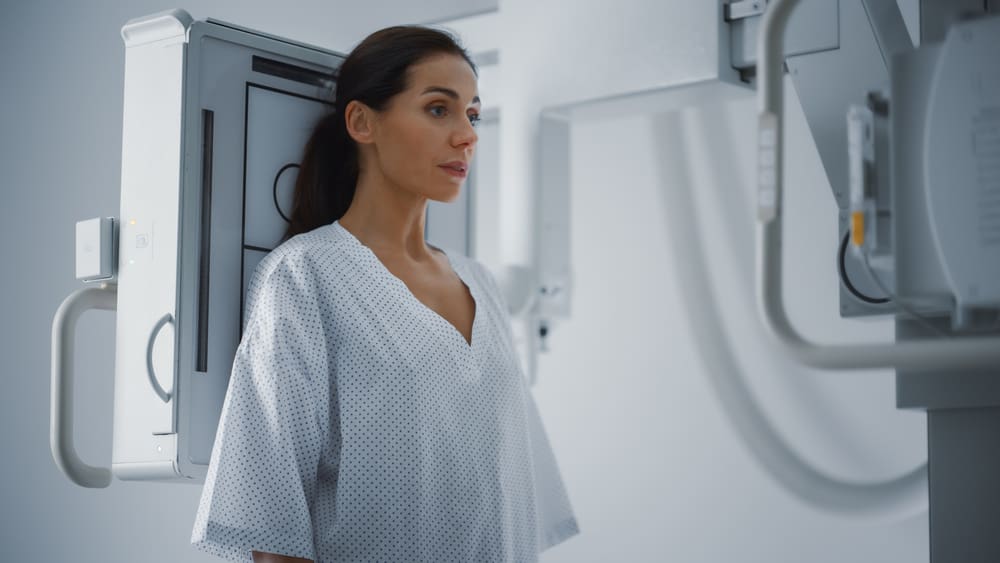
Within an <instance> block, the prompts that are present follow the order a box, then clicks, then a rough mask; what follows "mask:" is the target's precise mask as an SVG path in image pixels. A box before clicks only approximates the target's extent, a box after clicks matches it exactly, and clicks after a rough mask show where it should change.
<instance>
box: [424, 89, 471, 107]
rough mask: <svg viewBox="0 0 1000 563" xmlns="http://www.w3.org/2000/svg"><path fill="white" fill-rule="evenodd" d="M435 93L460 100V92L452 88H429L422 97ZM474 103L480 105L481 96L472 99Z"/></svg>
mask: <svg viewBox="0 0 1000 563" xmlns="http://www.w3.org/2000/svg"><path fill="white" fill-rule="evenodd" d="M435 92H436V93H438V94H444V95H445V96H448V97H449V98H451V99H453V100H457V99H458V92H456V91H454V90H452V89H451V88H445V87H443V86H431V87H429V88H427V89H426V90H424V91H423V92H421V93H420V95H421V96H423V95H424V94H430V93H435ZM472 103H473V104H478V103H480V101H479V96H476V97H474V98H472Z"/></svg>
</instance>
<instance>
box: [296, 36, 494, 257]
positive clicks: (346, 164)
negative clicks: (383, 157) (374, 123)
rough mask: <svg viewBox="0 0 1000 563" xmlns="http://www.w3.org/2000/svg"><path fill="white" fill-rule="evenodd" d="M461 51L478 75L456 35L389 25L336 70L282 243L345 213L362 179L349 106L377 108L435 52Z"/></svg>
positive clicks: (311, 139)
mask: <svg viewBox="0 0 1000 563" xmlns="http://www.w3.org/2000/svg"><path fill="white" fill-rule="evenodd" d="M439 54H453V55H459V56H461V57H462V58H464V59H465V61H466V62H468V63H469V66H471V67H472V71H473V72H474V73H476V74H477V75H478V71H477V69H476V65H475V64H474V63H473V62H472V59H471V57H470V56H469V54H468V53H467V52H466V51H465V49H464V48H462V46H461V45H459V43H458V41H457V40H456V39H455V38H454V37H453V36H451V35H450V34H448V33H446V32H443V31H439V30H436V29H431V28H427V27H421V26H415V25H407V26H394V27H387V28H385V29H381V30H379V31H376V32H375V33H372V34H371V35H369V36H368V37H366V38H365V39H364V40H363V41H362V42H361V43H359V44H358V45H357V46H356V47H355V48H354V49H353V50H352V51H351V53H350V54H349V55H348V56H347V59H345V60H344V63H343V64H342V65H341V66H340V69H339V70H338V71H337V73H336V74H335V77H334V78H335V79H336V93H335V97H334V103H333V106H334V107H333V111H332V112H331V113H329V114H327V115H325V116H324V117H323V118H322V119H320V120H319V122H318V123H317V124H316V126H315V128H314V129H313V131H312V134H311V135H310V136H309V141H308V142H307V143H306V146H305V150H304V152H303V156H302V162H301V164H300V168H299V175H298V178H297V179H296V181H295V194H294V200H293V203H292V212H291V217H290V220H289V222H288V229H287V230H286V231H285V236H284V238H282V242H284V241H286V240H288V239H290V238H292V237H293V236H295V235H297V234H300V233H305V232H308V231H311V230H313V229H315V228H317V227H321V226H323V225H328V224H330V223H332V222H334V221H336V220H337V219H340V218H341V217H343V215H344V213H346V212H347V209H348V208H349V207H350V205H351V201H352V200H353V199H354V191H355V188H356V187H357V183H358V149H357V145H356V144H355V142H354V140H353V139H351V137H350V135H348V134H347V124H346V123H345V122H344V117H343V115H344V109H345V108H346V107H347V104H348V103H349V102H350V101H351V100H358V101H359V102H361V103H363V104H365V105H366V106H368V107H370V108H372V109H374V110H375V111H382V110H384V109H385V108H386V106H387V105H388V103H389V100H390V99H391V98H392V97H393V96H395V95H396V94H399V93H400V92H402V91H404V90H406V88H407V86H408V84H407V79H408V71H409V69H410V67H411V66H413V65H414V64H416V63H418V62H420V61H422V60H423V59H426V58H427V57H429V56H433V55H439Z"/></svg>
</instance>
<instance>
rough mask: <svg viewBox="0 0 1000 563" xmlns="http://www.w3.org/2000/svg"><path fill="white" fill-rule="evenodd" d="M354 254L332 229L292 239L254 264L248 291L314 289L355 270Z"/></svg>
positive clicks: (327, 226) (319, 228) (348, 243)
mask: <svg viewBox="0 0 1000 563" xmlns="http://www.w3.org/2000/svg"><path fill="white" fill-rule="evenodd" d="M355 252H356V250H355V249H354V248H353V246H352V245H351V244H350V241H349V240H347V239H346V238H345V237H343V235H342V234H341V233H340V232H339V231H338V230H336V229H333V228H332V225H324V226H322V227H318V228H316V229H313V230H311V231H308V232H305V233H301V234H298V235H295V236H293V237H291V238H289V239H288V240H286V241H284V242H282V243H281V244H280V245H278V246H277V247H275V248H274V249H273V250H271V251H270V252H269V253H267V255H265V256H264V258H263V259H261V261H260V262H259V263H258V264H257V266H256V268H255V269H254V271H253V274H252V275H251V278H250V283H249V285H248V288H247V291H248V292H249V293H256V292H257V291H258V290H260V288H261V287H264V286H270V285H275V284H279V285H288V284H289V283H292V284H294V285H296V286H300V287H306V288H308V287H312V288H315V286H316V285H317V284H322V283H323V282H327V281H333V280H334V279H336V278H339V277H340V276H341V275H345V274H349V273H350V272H351V271H352V270H354V269H356V268H357V264H358V261H357V259H356V256H355Z"/></svg>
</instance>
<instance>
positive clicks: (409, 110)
mask: <svg viewBox="0 0 1000 563" xmlns="http://www.w3.org/2000/svg"><path fill="white" fill-rule="evenodd" d="M479 110H480V102H479V92H478V88H477V86H476V75H475V74H474V73H473V72H472V68H471V67H470V66H469V63H467V62H466V61H465V59H463V58H462V57H460V56H457V55H437V56H433V57H431V58H427V59H424V60H423V61H421V62H419V63H417V64H415V65H413V66H411V67H410V70H409V76H408V88H407V89H406V90H404V91H403V92H400V93H399V94H397V95H396V96H394V97H393V98H392V99H391V100H390V101H389V105H388V106H387V107H386V108H385V110H383V111H382V112H379V113H378V114H377V116H376V118H375V120H374V126H373V137H372V141H373V144H372V145H371V146H372V147H373V148H374V151H372V152H373V153H374V154H373V157H374V158H373V159H370V160H369V162H370V165H374V166H376V167H377V168H378V171H372V172H376V173H379V174H381V175H382V176H383V177H384V178H385V179H386V180H388V182H390V184H391V185H394V186H397V187H399V188H401V189H403V190H406V191H409V192H412V193H414V194H417V195H421V196H424V197H426V198H428V199H432V200H435V201H452V200H454V199H455V198H457V197H458V194H459V191H460V188H461V186H462V183H463V182H464V181H465V178H466V176H467V175H468V171H469V163H470V162H471V161H472V155H473V153H474V152H475V148H476V141H477V140H478V139H479V136H478V135H477V134H476V131H475V129H474V125H475V123H476V122H477V121H478V120H479ZM455 168H460V169H461V170H455Z"/></svg>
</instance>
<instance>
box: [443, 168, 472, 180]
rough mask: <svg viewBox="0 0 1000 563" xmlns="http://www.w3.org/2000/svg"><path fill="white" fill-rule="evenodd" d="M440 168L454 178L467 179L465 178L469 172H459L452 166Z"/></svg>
mask: <svg viewBox="0 0 1000 563" xmlns="http://www.w3.org/2000/svg"><path fill="white" fill-rule="evenodd" d="M438 168H440V169H442V170H444V171H445V172H447V173H448V174H451V175H452V176H455V177H456V178H465V176H466V174H467V172H466V171H465V170H457V169H455V168H452V167H450V166H439V167H438Z"/></svg>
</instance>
